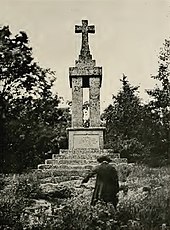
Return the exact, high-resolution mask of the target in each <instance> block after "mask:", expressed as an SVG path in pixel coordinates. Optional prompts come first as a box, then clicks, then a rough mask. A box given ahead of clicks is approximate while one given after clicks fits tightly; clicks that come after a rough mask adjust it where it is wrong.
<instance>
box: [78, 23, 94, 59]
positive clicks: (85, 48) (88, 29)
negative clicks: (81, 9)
mask: <svg viewBox="0 0 170 230" xmlns="http://www.w3.org/2000/svg"><path fill="white" fill-rule="evenodd" d="M75 33H82V45H81V51H80V52H81V56H82V57H84V58H85V57H87V56H89V55H90V49H89V43H88V33H95V27H94V26H88V20H82V26H77V25H76V26H75Z"/></svg>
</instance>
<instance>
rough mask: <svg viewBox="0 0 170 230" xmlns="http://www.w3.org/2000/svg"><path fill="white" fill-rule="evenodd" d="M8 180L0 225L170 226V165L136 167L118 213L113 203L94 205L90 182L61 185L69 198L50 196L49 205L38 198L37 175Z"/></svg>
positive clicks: (90, 229) (62, 229)
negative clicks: (64, 186) (92, 205)
mask: <svg viewBox="0 0 170 230" xmlns="http://www.w3.org/2000/svg"><path fill="white" fill-rule="evenodd" d="M3 180H4V181H5V182H4V183H1V184H4V185H3V186H1V190H0V195H1V197H2V198H1V200H0V229H17V230H18V229H39V230H41V229H47V230H48V229H57V230H66V229H67V230H94V229H98V230H102V229H103V230H105V229H106V230H112V229H116V230H119V229H128V230H133V229H134V230H135V229H136V230H158V229H169V226H170V220H169V216H170V167H161V168H149V167H146V166H142V165H133V167H132V170H131V173H130V175H129V177H128V178H127V180H126V181H124V182H122V183H121V184H122V185H123V186H124V187H126V188H128V192H127V194H126V193H124V192H123V190H122V191H120V192H119V204H118V210H117V212H115V210H114V209H113V207H112V206H111V205H109V204H108V205H106V204H103V203H100V202H99V203H98V204H97V205H96V206H95V207H91V206H90V201H91V196H92V192H93V189H92V188H91V187H90V182H89V184H87V187H86V188H85V187H80V188H75V183H74V182H70V183H68V184H67V186H66V187H67V188H66V189H65V190H63V186H62V191H69V189H70V191H71V196H70V193H68V194H69V196H68V197H65V198H63V199H59V198H58V199H50V201H49V200H48V202H47V201H46V205H44V203H43V202H42V203H43V204H42V203H41V202H40V200H38V198H41V197H42V196H41V195H42V194H41V192H42V191H41V189H40V185H39V181H38V180H37V178H36V176H35V174H32V173H30V174H25V175H20V176H16V177H5V178H3ZM59 189H60V187H59V188H58V190H59ZM55 194H56V193H55ZM57 194H59V193H57ZM66 194H67V193H66Z"/></svg>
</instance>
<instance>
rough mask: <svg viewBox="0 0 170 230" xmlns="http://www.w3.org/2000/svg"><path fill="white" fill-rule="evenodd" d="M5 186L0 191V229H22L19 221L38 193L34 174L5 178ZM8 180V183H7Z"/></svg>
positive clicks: (37, 183) (37, 184)
mask: <svg viewBox="0 0 170 230" xmlns="http://www.w3.org/2000/svg"><path fill="white" fill-rule="evenodd" d="M4 180H5V181H6V182H5V183H6V186H5V187H4V189H3V190H1V191H0V196H1V199H0V229H11V230H14V229H16V230H19V229H23V227H22V223H21V221H20V219H21V216H22V213H23V212H24V210H25V208H26V207H27V206H28V205H30V204H31V203H32V200H31V199H32V198H33V197H35V196H37V195H38V194H39V192H40V189H39V182H38V181H37V180H36V178H35V175H34V174H31V173H30V174H28V175H22V176H15V175H14V176H13V177H12V176H10V177H5V178H4ZM7 180H8V181H7Z"/></svg>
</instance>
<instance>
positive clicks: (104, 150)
mask: <svg viewBox="0 0 170 230" xmlns="http://www.w3.org/2000/svg"><path fill="white" fill-rule="evenodd" d="M89 152H90V153H101V154H112V153H114V150H113V149H90V148H89V149H83V148H82V149H73V150H68V149H60V153H61V154H67V153H89Z"/></svg>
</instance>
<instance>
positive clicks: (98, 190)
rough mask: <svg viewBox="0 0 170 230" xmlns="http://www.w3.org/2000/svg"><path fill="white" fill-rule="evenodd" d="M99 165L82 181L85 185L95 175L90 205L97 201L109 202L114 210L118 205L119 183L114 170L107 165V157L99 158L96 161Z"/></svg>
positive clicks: (108, 159)
mask: <svg viewBox="0 0 170 230" xmlns="http://www.w3.org/2000/svg"><path fill="white" fill-rule="evenodd" d="M97 161H98V162H99V163H100V165H98V166H97V167H95V168H94V169H93V170H92V171H91V172H90V173H89V174H88V175H87V176H86V177H85V178H84V179H83V181H82V183H87V182H88V180H89V179H90V178H91V177H93V176H94V175H96V184H95V189H94V192H93V196H92V201H91V205H95V204H96V202H97V201H98V200H101V201H105V202H106V203H108V202H110V203H112V204H113V205H114V207H115V209H116V206H117V203H118V196H117V193H118V192H119V182H118V175H117V171H116V169H115V168H114V167H113V166H112V165H111V164H109V163H110V162H111V159H110V158H109V157H108V156H101V157H99V158H98V159H97Z"/></svg>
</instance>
